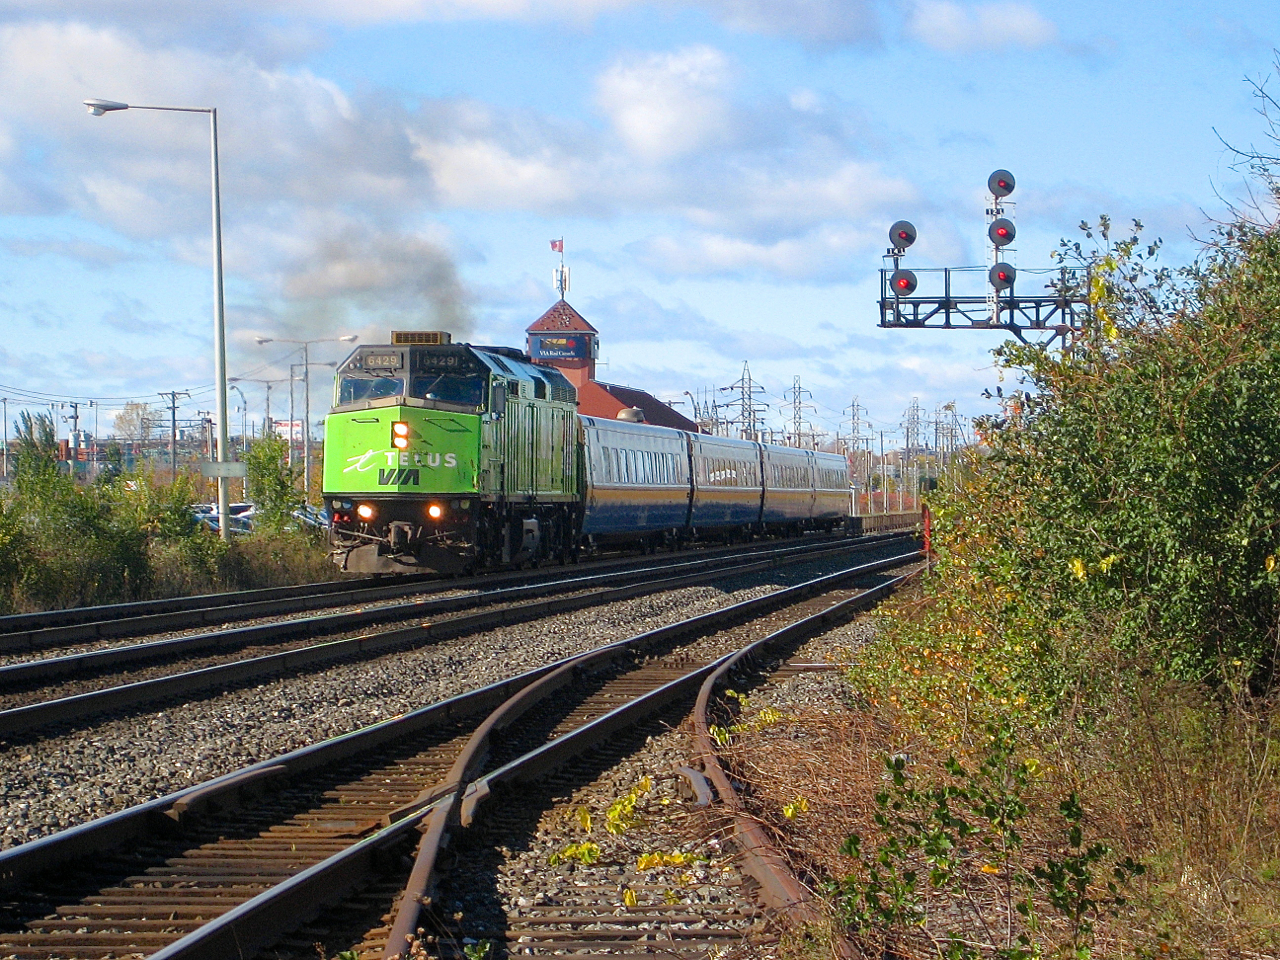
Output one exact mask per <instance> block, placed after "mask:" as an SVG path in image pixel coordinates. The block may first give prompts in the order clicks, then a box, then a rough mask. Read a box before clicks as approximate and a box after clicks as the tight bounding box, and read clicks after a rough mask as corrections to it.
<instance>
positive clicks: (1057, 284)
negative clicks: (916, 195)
mask: <svg viewBox="0 0 1280 960" xmlns="http://www.w3.org/2000/svg"><path fill="white" fill-rule="evenodd" d="M1016 185H1017V181H1015V180H1014V177H1013V174H1012V173H1010V172H1009V171H1008V170H996V171H995V172H994V173H992V174H991V176H990V177H988V178H987V193H988V197H987V201H988V202H987V208H986V216H987V239H988V241H989V245H988V248H987V266H986V267H930V268H921V269H920V270H919V271H915V270H910V269H908V268H906V267H904V266H903V265H902V259H903V257H904V256H905V255H906V252H907V249H908V248H909V247H910V246H911V245H912V244H913V243H915V242H916V239H917V238H918V236H919V234H918V232H917V230H916V228H915V225H914V224H912V223H911V222H910V221H909V220H899V221H897V222H896V223H894V224H893V226H891V227H890V228H889V249H888V250H887V251H886V252H885V255H884V259H885V260H886V261H892V264H893V265H892V267H890V266H888V265H887V264H886V266H884V267H882V268H881V270H880V326H882V327H892V328H927V329H945V330H952V329H958V330H966V329H967V330H1007V331H1009V332H1010V333H1012V334H1013V335H1014V336H1016V337H1017V338H1018V339H1019V340H1023V341H1025V340H1026V337H1025V336H1024V335H1023V334H1024V332H1048V333H1050V334H1051V336H1050V337H1049V340H1050V341H1052V340H1053V339H1054V337H1062V338H1063V340H1064V342H1065V341H1066V339H1067V336H1068V334H1072V335H1074V334H1076V333H1079V331H1080V329H1081V327H1082V326H1083V324H1084V319H1085V316H1086V312H1087V310H1088V297H1087V291H1088V279H1089V278H1088V276H1087V273H1086V271H1085V270H1083V269H1077V268H1070V267H1059V268H1057V269H1050V270H1026V271H1024V275H1027V276H1031V275H1046V276H1048V279H1047V280H1046V281H1045V283H1044V289H1045V290H1047V291H1049V293H1048V294H1041V295H1037V296H1020V295H1018V294H1017V292H1016V291H1015V289H1014V285H1015V283H1016V281H1017V279H1018V270H1017V268H1016V267H1014V265H1013V264H1012V263H1011V262H1010V261H1011V260H1012V259H1013V257H1012V254H1013V252H1014V248H1013V247H1012V246H1011V244H1012V243H1013V241H1014V240H1015V239H1016V237H1017V235H1018V229H1017V227H1016V226H1015V225H1014V221H1013V216H1014V211H1013V207H1014V204H1013V203H1012V202H1011V201H1009V199H1008V198H1009V196H1010V195H1011V194H1012V193H1013V190H1014V187H1015V186H1016ZM983 270H985V271H986V274H987V287H986V292H985V294H982V295H979V294H977V293H976V292H971V293H969V294H957V293H956V289H957V288H963V289H968V290H971V291H972V290H973V287H974V286H976V285H975V284H973V283H972V282H970V283H969V284H966V283H965V282H964V281H965V280H966V279H970V277H971V276H972V275H973V274H975V273H981V272H982V271H983ZM921 275H924V276H925V277H926V278H927V279H928V280H929V281H935V282H929V283H927V284H926V289H925V291H924V292H922V293H921V294H920V295H917V293H916V291H917V290H918V289H919V287H920V281H921ZM938 279H940V280H941V290H938V284H937V283H936V280H938Z"/></svg>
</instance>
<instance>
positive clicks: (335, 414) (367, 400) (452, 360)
mask: <svg viewBox="0 0 1280 960" xmlns="http://www.w3.org/2000/svg"><path fill="white" fill-rule="evenodd" d="M578 449H579V446H578V419H577V415H576V393H575V391H574V388H573V386H572V385H571V384H570V383H569V381H568V380H566V379H565V378H564V376H563V375H562V374H561V373H560V372H559V371H558V370H555V369H554V368H551V367H544V366H535V365H534V364H533V363H531V362H530V361H529V359H528V357H526V356H525V355H524V354H523V353H521V352H520V351H518V350H513V349H511V348H508V347H476V346H471V345H470V344H455V343H452V342H450V336H449V334H448V333H443V332H427V333H424V332H393V333H392V335H391V343H390V344H387V345H371V346H363V347H360V348H359V349H357V350H356V351H355V352H354V353H352V354H351V356H350V357H348V358H347V360H346V361H345V362H344V363H343V364H342V365H341V366H340V367H339V368H338V370H337V371H336V377H335V387H334V404H333V409H332V411H331V412H330V413H329V415H328V416H327V417H326V418H325V458H324V481H323V490H324V498H325V502H326V504H327V505H328V507H329V511H330V514H331V518H332V520H331V524H330V539H331V542H332V543H333V546H334V548H335V559H336V560H337V561H338V563H339V565H340V566H341V567H342V568H343V569H344V570H349V571H352V572H357V573H407V572H412V571H414V570H416V569H421V570H432V571H440V572H452V571H457V570H465V569H471V568H476V567H479V566H484V565H486V564H510V563H519V562H522V561H524V560H536V559H539V558H542V557H560V558H561V559H568V558H569V557H571V555H572V553H573V550H574V547H575V543H576V538H577V530H578V529H579V527H580V510H581V507H580V495H579V489H580V471H581V469H582V468H581V464H580V463H579V456H578Z"/></svg>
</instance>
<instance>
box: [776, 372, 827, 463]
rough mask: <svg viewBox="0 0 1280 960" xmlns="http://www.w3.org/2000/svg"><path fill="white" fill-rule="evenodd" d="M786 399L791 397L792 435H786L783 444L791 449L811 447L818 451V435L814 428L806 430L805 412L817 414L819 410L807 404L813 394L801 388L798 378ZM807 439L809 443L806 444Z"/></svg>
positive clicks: (786, 394)
mask: <svg viewBox="0 0 1280 960" xmlns="http://www.w3.org/2000/svg"><path fill="white" fill-rule="evenodd" d="M783 396H784V397H787V396H789V397H791V434H790V436H786V435H784V437H783V442H784V443H786V444H787V446H791V447H809V448H811V449H814V450H816V449H817V448H818V434H817V433H816V432H815V431H814V430H813V428H812V426H810V428H809V429H808V430H805V422H804V412H805V410H812V411H814V412H815V413H816V412H817V410H818V408H817V407H815V406H814V405H813V404H811V403H805V402H804V398H805V396H810V397H812V396H813V394H812V393H810V392H809V391H808V390H805V389H804V388H802V387H801V386H800V378H799V377H796V378H795V380H794V382H793V383H792V386H791V389H790V390H788V391H787V392H786V393H784V394H783ZM806 439H807V440H808V441H809V442H808V443H806V442H805V441H806Z"/></svg>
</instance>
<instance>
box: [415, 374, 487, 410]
mask: <svg viewBox="0 0 1280 960" xmlns="http://www.w3.org/2000/svg"><path fill="white" fill-rule="evenodd" d="M488 386H489V377H488V375H487V374H471V375H467V374H456V373H440V374H435V375H430V374H429V375H427V376H422V377H414V378H413V381H412V382H411V384H410V389H409V396H411V397H418V398H419V399H422V400H443V401H444V402H445V403H463V404H467V405H469V406H472V407H478V406H480V404H482V403H484V395H485V390H487V389H488Z"/></svg>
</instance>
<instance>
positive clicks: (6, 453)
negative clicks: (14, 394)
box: [0, 397, 9, 480]
mask: <svg viewBox="0 0 1280 960" xmlns="http://www.w3.org/2000/svg"><path fill="white" fill-rule="evenodd" d="M0 403H2V404H4V478H5V479H6V480H8V479H9V398H8V397H0Z"/></svg>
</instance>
